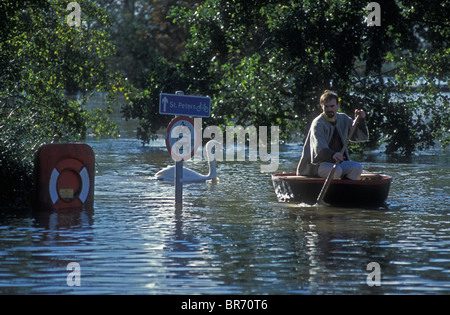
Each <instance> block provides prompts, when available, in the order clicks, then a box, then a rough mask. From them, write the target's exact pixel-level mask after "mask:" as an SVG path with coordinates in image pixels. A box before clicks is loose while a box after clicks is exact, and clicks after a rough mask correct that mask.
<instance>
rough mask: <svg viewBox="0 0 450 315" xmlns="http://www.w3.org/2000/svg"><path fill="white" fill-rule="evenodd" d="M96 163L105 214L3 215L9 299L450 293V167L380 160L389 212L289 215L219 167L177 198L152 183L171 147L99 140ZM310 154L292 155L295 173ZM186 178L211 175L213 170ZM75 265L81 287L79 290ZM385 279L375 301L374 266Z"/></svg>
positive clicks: (231, 166)
mask: <svg viewBox="0 0 450 315" xmlns="http://www.w3.org/2000/svg"><path fill="white" fill-rule="evenodd" d="M88 143H89V144H90V145H91V146H92V147H93V149H94V151H95V153H96V178H95V205H94V206H95V209H94V211H93V212H92V213H86V212H78V213H64V212H62V213H43V214H35V213H32V212H30V211H28V210H24V211H19V212H12V211H7V210H4V211H2V213H1V215H0V244H1V247H0V293H2V294H7V293H10V294H24V293H32V294H59V293H64V294H194V293H203V294H205V293H206V294H297V293H304V294H349V293H350V294H351V293H355V294H368V293H369V294H378V293H380V294H387V293H427V294H433V293H447V294H448V293H449V292H450V215H449V203H450V200H449V196H450V183H449V180H448V178H449V177H450V168H449V158H448V154H447V155H442V154H440V155H438V156H437V155H433V154H431V155H429V156H420V157H413V158H412V159H411V161H401V160H398V161H395V163H393V162H392V161H389V160H387V159H386V158H385V157H384V156H382V155H381V156H380V155H376V154H372V155H371V154H368V155H366V156H363V157H360V158H359V159H360V160H362V162H363V164H364V166H365V170H367V171H372V172H378V173H386V174H389V175H391V176H393V178H394V181H393V183H392V186H391V192H390V196H389V199H388V208H387V209H343V208H333V207H310V206H308V207H304V206H301V205H289V204H280V203H278V202H277V200H276V197H275V194H274V191H273V187H272V184H271V181H270V174H263V173H260V165H259V161H258V162H248V161H245V162H229V161H224V162H219V163H218V176H219V179H220V180H219V182H218V183H209V182H207V183H201V184H185V185H184V190H183V192H184V196H183V200H184V204H183V208H182V209H175V207H174V186H173V184H171V183H165V182H159V181H156V180H154V179H153V178H152V176H153V175H154V174H155V173H156V172H157V171H158V170H160V169H161V168H163V167H165V166H167V164H168V163H173V162H172V161H171V159H170V156H169V155H168V154H167V152H166V149H165V145H164V143H163V141H156V142H153V143H152V144H151V146H147V147H142V146H141V144H140V142H139V141H137V140H134V139H133V138H130V137H124V138H120V139H107V140H90V141H88ZM299 152H300V147H299V146H295V145H284V146H281V147H280V163H281V164H280V169H279V172H283V171H285V172H292V170H294V169H295V167H296V164H297V162H298V154H299ZM185 165H186V166H187V167H189V168H191V169H193V170H196V171H198V172H200V173H206V172H207V165H206V162H200V161H195V162H194V161H188V162H186V163H185ZM70 262H78V263H79V264H80V267H81V286H80V287H69V286H68V285H67V282H66V278H67V276H68V273H69V272H68V271H67V270H66V268H67V265H68V264H69V263H70ZM370 262H377V263H379V264H380V267H381V286H378V287H370V286H368V285H367V282H366V279H367V276H368V274H369V272H370V271H367V270H366V268H367V265H368V264H369V263H370Z"/></svg>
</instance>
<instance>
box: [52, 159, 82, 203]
mask: <svg viewBox="0 0 450 315" xmlns="http://www.w3.org/2000/svg"><path fill="white" fill-rule="evenodd" d="M48 190H49V193H50V198H51V200H52V203H53V204H54V205H55V206H56V207H57V208H60V207H61V206H63V205H64V204H63V203H68V204H69V205H70V206H74V207H79V206H82V205H83V204H84V203H85V201H86V199H87V196H88V193H89V174H88V171H87V169H86V167H85V166H84V165H83V164H82V163H81V162H80V161H78V160H75V159H66V160H63V161H61V162H59V163H58V164H57V165H56V167H55V168H54V169H53V170H52V173H51V175H50V181H49V188H48Z"/></svg>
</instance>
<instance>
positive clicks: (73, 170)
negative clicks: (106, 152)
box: [33, 143, 95, 210]
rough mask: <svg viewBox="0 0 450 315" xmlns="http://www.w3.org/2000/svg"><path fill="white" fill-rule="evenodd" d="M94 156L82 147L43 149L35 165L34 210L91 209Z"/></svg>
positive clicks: (51, 146)
mask: <svg viewBox="0 0 450 315" xmlns="http://www.w3.org/2000/svg"><path fill="white" fill-rule="evenodd" d="M94 164H95V156H94V152H93V150H92V148H91V147H89V146H88V145H87V144H84V143H57V144H46V145H43V146H42V147H41V148H39V150H38V151H37V152H36V156H35V165H34V180H35V194H34V205H33V206H34V208H35V209H37V210H52V209H53V210H57V209H69V208H75V209H92V208H93V202H94V174H95V169H94Z"/></svg>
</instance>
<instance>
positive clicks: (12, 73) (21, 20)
mask: <svg viewBox="0 0 450 315" xmlns="http://www.w3.org/2000/svg"><path fill="white" fill-rule="evenodd" d="M67 3H68V2H67V1H62V0H51V1H43V0H40V1H30V0H26V1H15V0H5V1H2V2H1V3H0V51H1V54H0V68H1V73H0V115H1V116H0V177H1V180H0V182H1V187H0V201H1V202H2V203H6V201H11V200H13V201H15V200H18V199H21V198H22V197H23V196H24V193H23V192H24V191H30V190H31V185H30V183H31V182H32V181H31V175H32V160H33V155H34V152H35V151H36V150H37V148H38V147H39V146H40V145H41V144H43V143H46V142H54V141H70V140H79V139H81V138H83V137H85V135H86V132H87V130H88V129H89V128H91V129H92V132H94V133H96V134H97V135H111V134H114V133H117V129H116V127H115V126H114V125H113V124H111V123H110V122H109V121H108V119H107V117H106V116H105V113H104V112H102V111H101V110H100V109H94V110H91V111H89V110H86V109H85V108H84V107H83V104H85V102H86V100H87V99H88V97H89V96H90V95H91V94H92V93H93V92H94V91H107V92H109V95H110V96H111V97H112V96H113V95H114V92H115V91H117V86H118V85H119V84H120V80H121V78H120V76H116V75H115V74H114V73H112V72H110V70H109V69H108V68H107V64H106V61H107V58H108V57H109V56H110V55H111V54H112V53H113V52H114V47H113V46H112V45H111V44H110V43H109V41H108V32H107V31H106V28H107V26H108V25H109V24H110V23H111V21H110V20H109V19H108V17H107V15H106V12H105V11H104V10H102V9H101V8H100V7H98V6H97V5H95V3H91V2H89V1H84V0H83V1H78V3H79V4H80V5H81V6H82V24H81V25H80V26H69V25H68V23H67V16H68V15H69V13H70V11H67V9H66V8H67ZM70 91H82V92H83V94H84V97H83V98H82V99H81V100H72V101H71V100H70V98H69V97H68V96H67V94H68V93H69V92H70ZM25 199H26V198H25ZM19 201H20V200H19Z"/></svg>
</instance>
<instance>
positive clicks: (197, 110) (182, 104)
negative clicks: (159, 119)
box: [159, 93, 211, 117]
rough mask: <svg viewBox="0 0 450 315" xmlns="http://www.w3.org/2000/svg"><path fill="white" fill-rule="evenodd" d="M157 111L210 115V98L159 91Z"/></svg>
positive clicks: (167, 113)
mask: <svg viewBox="0 0 450 315" xmlns="http://www.w3.org/2000/svg"><path fill="white" fill-rule="evenodd" d="M159 113H160V114H163V115H183V116H192V117H209V116H210V115H211V99H210V98H209V97H204V96H193V95H179V94H165V93H161V94H160V95H159Z"/></svg>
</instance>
